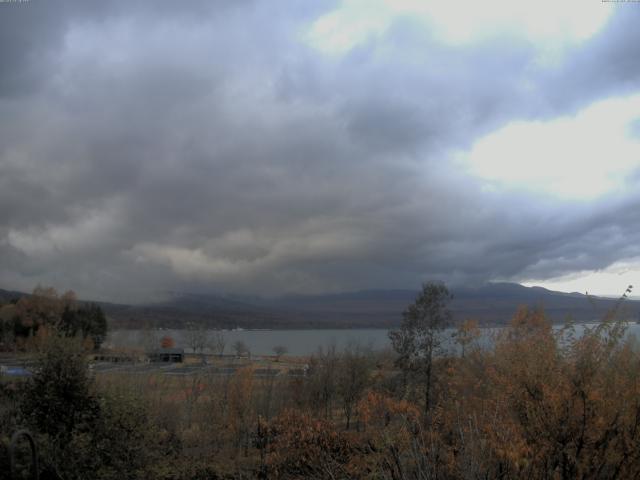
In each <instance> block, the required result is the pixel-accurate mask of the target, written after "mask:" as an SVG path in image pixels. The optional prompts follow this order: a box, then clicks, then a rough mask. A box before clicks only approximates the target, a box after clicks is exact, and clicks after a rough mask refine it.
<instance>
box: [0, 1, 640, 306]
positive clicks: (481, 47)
mask: <svg viewBox="0 0 640 480" xmlns="http://www.w3.org/2000/svg"><path fill="white" fill-rule="evenodd" d="M54 5H55V6H56V8H54ZM330 8H331V4H329V3H327V4H322V5H320V6H317V7H313V8H310V7H308V2H291V3H289V4H287V5H285V3H284V2H282V3H277V4H276V6H274V4H273V3H271V2H242V3H239V2H209V1H206V2H205V1H192V2H175V1H170V2H169V1H168V2H158V1H154V2H150V1H149V2H124V1H123V2H120V1H118V2H60V3H58V2H38V1H37V0H32V2H30V3H28V4H17V5H15V6H11V4H0V32H2V33H0V35H2V36H3V37H2V39H7V38H11V39H12V42H13V46H12V45H11V42H9V41H7V42H2V46H1V47H0V58H1V59H2V62H3V65H6V66H10V68H3V69H2V70H1V71H0V118H2V124H3V128H2V130H0V187H1V188H0V205H1V206H2V208H1V209H0V281H1V282H2V283H3V285H5V286H7V287H12V288H29V287H31V286H32V285H33V284H35V283H37V282H43V283H55V284H56V285H59V286H60V287H61V288H62V287H71V288H75V289H77V290H79V291H80V293H81V294H85V295H90V296H96V297H101V298H112V299H119V300H131V298H144V296H145V295H149V294H151V293H153V292H157V291H161V290H165V289H180V288H184V289H197V290H205V289H210V288H215V289H223V290H232V291H248V292H264V293H279V292H286V291H327V290H345V289H357V288H370V287H413V286H415V285H417V284H418V283H419V282H420V281H422V280H424V279H426V278H442V279H445V280H448V281H457V282H467V281H473V282H479V281H486V280H491V279H520V278H531V277H536V278H545V277H551V276H555V275H558V274H563V273H567V272H573V271H576V270H580V269H586V268H602V267H605V266H607V265H609V264H610V263H612V262H614V261H616V260H618V259H622V258H628V257H631V256H634V255H638V254H640V249H639V248H638V247H635V246H634V245H640V243H639V242H638V241H637V240H640V238H638V237H639V236H640V235H639V232H640V218H638V216H637V214H634V213H631V212H635V211H640V210H638V209H637V208H636V207H637V204H638V198H637V197H635V196H621V197H617V198H605V199H603V200H601V201H598V202H590V203H587V204H585V203H577V202H558V201H554V200H551V199H545V198H544V197H541V196H535V195H532V194H524V193H521V192H520V193H519V192H512V191H493V190H490V189H489V190H488V189H486V188H485V187H486V186H485V185H483V184H481V183H480V182H479V181H478V180H476V179H474V178H471V177H469V176H468V175H466V174H465V173H464V172H462V171H460V168H461V167H460V166H458V165H457V164H456V163H455V162H450V161H449V156H450V153H451V152H452V151H456V150H458V149H465V148H468V147H469V146H470V145H472V143H473V142H474V141H475V140H477V139H478V138H479V137H481V136H482V135H484V134H486V133H488V132H491V131H493V130H495V129H497V128H499V127H501V126H503V125H505V124H507V123H508V122H509V121H512V120H514V119H536V118H543V117H544V118H553V117H554V116H557V115H561V114H563V113H564V112H565V111H566V110H575V109H577V108H579V107H580V106H581V105H582V106H583V105H588V104H589V103H591V102H593V101H594V100H596V99H599V98H603V97H604V96H606V95H610V94H613V93H618V92H620V93H629V92H631V90H630V85H631V82H632V81H633V79H634V78H636V77H635V76H634V75H637V72H636V70H635V68H636V67H637V65H636V64H634V63H633V62H627V61H626V58H627V55H630V54H632V53H633V48H637V47H635V46H632V45H627V44H624V42H622V40H624V38H622V37H623V36H624V35H627V34H629V35H632V36H633V35H635V34H633V33H632V32H633V31H634V30H633V29H632V28H628V27H624V28H623V27H620V25H622V24H627V22H631V20H629V18H627V17H623V16H621V15H622V14H620V15H618V16H614V18H613V20H612V21H611V23H610V25H609V26H608V27H606V28H605V29H604V30H603V31H602V32H601V33H600V34H598V35H597V36H595V37H593V38H592V39H591V40H589V41H588V42H586V43H584V44H581V45H580V46H576V47H574V48H573V49H572V50H569V51H567V52H565V57H564V59H563V61H562V62H561V63H560V64H559V65H554V66H553V67H544V66H540V65H538V64H537V63H536V55H537V51H536V48H535V46H534V45H532V44H530V43H528V42H526V41H524V40H518V39H515V38H505V37H500V38H492V39H488V40H485V41H483V42H481V43H477V44H474V45H469V46H464V47H452V46H447V45H444V44H442V43H440V42H439V41H438V40H437V39H436V38H435V37H433V36H432V35H430V34H429V32H428V31H425V29H424V28H422V27H419V26H418V25H416V24H415V23H413V22H412V21H410V20H406V19H405V20H401V21H398V22H396V24H394V26H393V27H392V28H391V29H390V30H389V31H388V32H387V33H386V34H385V35H382V36H379V37H377V38H372V39H370V41H368V42H367V43H366V44H363V45H360V46H357V47H356V48H354V49H353V50H352V51H350V52H348V53H347V54H346V55H345V56H343V57H340V58H331V57H328V56H325V55H323V54H321V53H319V52H317V51H316V50H314V49H313V48H312V47H310V46H308V45H307V44H305V43H304V42H303V41H302V38H303V35H304V32H305V31H306V29H307V28H308V26H309V25H310V24H311V22H313V20H314V18H316V17H317V16H318V15H319V14H321V13H322V12H323V11H328V10H329V9H330ZM3 27H6V29H5V28H3ZM621 28H623V29H622V30H621ZM620 43H622V44H623V45H622V47H624V48H625V49H627V48H628V49H629V50H628V53H622V52H621V51H620V49H621V45H620ZM609 54H611V55H613V54H615V55H614V56H615V58H618V59H619V61H617V62H615V63H614V64H611V63H609V61H608V60H606V59H607V58H611V55H609ZM604 67H606V68H604ZM576 72H583V73H582V74H581V75H580V76H579V78H578V77H576ZM590 72H591V73H590ZM594 72H597V73H598V75H597V76H595V77H594V75H595V73H594ZM583 76H584V79H583V80H581V79H582V77H583ZM576 81H578V82H579V88H576V87H575V83H574V82H576ZM629 191H632V189H630V190H629Z"/></svg>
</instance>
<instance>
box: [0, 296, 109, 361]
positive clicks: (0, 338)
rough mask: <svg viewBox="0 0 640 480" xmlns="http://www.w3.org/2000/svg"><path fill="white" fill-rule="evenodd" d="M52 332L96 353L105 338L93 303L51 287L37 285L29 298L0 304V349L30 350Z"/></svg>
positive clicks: (102, 319)
mask: <svg viewBox="0 0 640 480" xmlns="http://www.w3.org/2000/svg"><path fill="white" fill-rule="evenodd" d="M52 333H55V334H60V335H64V336H66V337H76V336H77V337H80V338H81V339H82V340H83V341H84V342H85V343H86V344H87V346H88V347H89V348H91V349H95V350H97V349H99V348H100V346H101V345H102V343H103V342H104V340H105V339H106V335H107V319H106V317H105V315H104V312H103V311H102V308H101V307H100V306H98V305H96V304H95V303H86V302H79V301H78V299H77V297H76V294H75V293H74V292H73V291H71V290H69V291H67V292H65V293H63V294H58V292H57V291H56V290H55V289H54V288H51V287H42V286H37V287H36V288H35V289H34V290H33V293H32V294H31V295H25V296H22V297H20V298H15V299H13V300H11V301H9V302H7V303H6V304H4V305H2V304H0V350H10V351H13V350H23V351H24V350H30V349H33V348H35V347H36V344H37V343H38V342H41V341H42V339H43V338H45V337H47V336H48V335H50V334H52Z"/></svg>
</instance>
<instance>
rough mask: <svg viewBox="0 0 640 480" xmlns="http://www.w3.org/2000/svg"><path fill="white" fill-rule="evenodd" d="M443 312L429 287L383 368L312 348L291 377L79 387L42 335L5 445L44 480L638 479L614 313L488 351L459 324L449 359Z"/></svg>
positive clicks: (631, 390)
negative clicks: (31, 457)
mask: <svg viewBox="0 0 640 480" xmlns="http://www.w3.org/2000/svg"><path fill="white" fill-rule="evenodd" d="M448 300H449V295H448V291H447V290H446V288H445V287H443V286H442V285H437V284H427V285H425V286H424V288H423V291H422V293H421V294H420V295H419V297H418V298H417V299H416V301H415V303H414V304H413V305H411V306H409V308H408V309H407V310H406V312H405V314H404V321H403V324H402V326H401V328H400V329H398V330H397V331H395V332H393V333H392V334H391V339H392V342H393V346H394V350H395V353H394V354H393V355H385V354H373V353H371V352H369V351H367V349H365V348H362V347H359V346H357V345H351V346H349V347H347V348H346V349H345V350H344V351H342V352H337V351H335V349H328V350H319V351H318V352H317V354H316V355H314V356H312V358H310V360H309V370H308V374H307V375H306V376H304V377H282V376H276V377H269V378H261V377H258V376H256V375H254V374H253V372H252V367H251V366H250V365H249V366H247V367H246V368H243V369H240V370H238V371H237V372H236V373H235V374H234V375H231V376H215V375H194V376H185V377H180V378H177V377H171V378H170V377H167V376H163V375H158V374H149V375H140V374H138V375H131V374H118V373H111V374H102V375H97V376H92V375H91V374H90V371H89V369H88V366H87V362H86V358H87V356H86V354H85V353H86V351H87V348H89V346H87V342H86V337H85V341H84V342H83V340H82V335H76V336H71V335H68V332H65V331H63V330H62V329H57V328H51V329H49V334H48V335H41V336H40V339H41V340H40V341H38V342H33V344H32V345H26V344H25V347H24V348H27V347H28V348H33V349H35V350H36V351H37V358H38V360H37V361H38V368H37V369H36V373H35V375H34V376H33V377H32V378H31V379H30V380H28V381H25V382H10V383H2V386H1V387H0V388H1V391H0V399H1V401H0V408H1V410H0V431H1V432H2V435H3V437H2V442H3V445H4V446H5V449H6V445H7V442H8V438H7V435H8V434H9V433H10V432H12V431H15V430H16V429H17V428H20V427H23V426H26V427H28V428H29V429H30V430H31V431H33V432H36V437H37V443H38V445H39V447H40V459H41V463H40V468H41V478H43V479H58V478H62V479H67V478H68V479H76V478H77V479H80V478H83V479H84V478H95V479H112V478H120V479H124V478H131V479H138V478H139V479H216V478H282V479H302V478H317V479H337V478H363V479H398V480H399V479H416V480H417V479H432V478H433V479H436V478H438V479H480V478H483V479H485V478H486V479H490V478H491V479H492V478H527V479H529V478H532V479H537V478H539V479H547V478H557V479H569V478H571V479H574V478H598V479H600V478H637V477H638V476H640V368H639V367H640V353H639V352H638V351H637V349H635V348H634V342H633V340H632V339H628V338H625V337H624V324H623V323H622V322H621V321H619V320H617V319H616V316H615V313H616V312H615V311H614V312H612V314H611V315H609V316H607V317H606V318H605V319H603V321H602V323H601V324H599V325H598V326H596V327H594V328H593V329H591V330H587V331H586V332H584V333H583V334H582V335H580V336H578V335H574V334H573V329H572V326H571V325H567V327H566V328H565V329H564V330H562V331H561V332H554V330H553V329H552V328H551V325H550V324H549V322H548V321H547V319H546V318H545V316H544V313H543V312H542V311H541V310H538V309H529V308H524V307H523V308H521V309H520V310H519V311H518V312H517V313H516V314H515V316H514V317H513V319H512V321H511V323H510V325H509V326H508V327H507V328H505V329H504V330H502V331H501V332H500V333H499V334H497V336H496V338H495V342H494V343H493V345H492V346H491V347H490V348H485V349H482V348H480V346H479V345H478V341H477V339H478V329H477V325H475V324H474V322H473V321H467V322H464V323H463V324H462V325H459V327H458V332H457V335H456V337H455V339H456V341H457V342H458V344H459V345H460V347H461V348H460V351H461V352H462V353H461V354H459V355H447V354H446V352H444V351H443V350H442V348H441V347H442V346H441V344H440V338H441V337H440V336H439V335H438V332H441V330H442V329H443V328H444V327H445V326H447V325H448V324H449V322H450V315H449V313H448V311H447V302H448ZM53 316H54V317H55V315H53ZM53 323H55V322H53ZM65 333H67V335H65ZM0 458H1V460H0V461H1V462H4V463H3V464H2V465H0V472H3V475H4V476H5V477H7V475H8V472H9V468H8V465H7V463H6V462H7V460H6V458H7V456H6V454H2V455H0ZM23 463H24V465H26V462H23ZM25 469H26V467H25ZM23 473H25V474H27V473H28V472H23ZM7 478H8V477H7ZM25 478H27V477H25Z"/></svg>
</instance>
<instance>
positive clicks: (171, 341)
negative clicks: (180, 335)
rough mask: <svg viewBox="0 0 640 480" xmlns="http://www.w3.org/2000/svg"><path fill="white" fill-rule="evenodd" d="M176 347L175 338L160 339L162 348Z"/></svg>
mask: <svg viewBox="0 0 640 480" xmlns="http://www.w3.org/2000/svg"><path fill="white" fill-rule="evenodd" d="M175 346H176V342H175V340H174V339H173V337H170V336H168V335H165V336H164V337H162V339H160V347H162V348H173V347H175Z"/></svg>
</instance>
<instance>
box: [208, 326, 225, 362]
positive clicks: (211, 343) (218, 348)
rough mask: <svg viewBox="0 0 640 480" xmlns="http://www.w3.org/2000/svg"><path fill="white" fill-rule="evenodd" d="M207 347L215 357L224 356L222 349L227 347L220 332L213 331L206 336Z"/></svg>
mask: <svg viewBox="0 0 640 480" xmlns="http://www.w3.org/2000/svg"><path fill="white" fill-rule="evenodd" d="M207 345H208V347H209V349H210V350H211V351H212V352H213V353H214V354H215V355H219V356H222V355H223V354H224V348H225V347H226V345H227V341H226V339H225V338H224V333H222V330H214V331H212V332H210V333H209V335H208V336H207Z"/></svg>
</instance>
